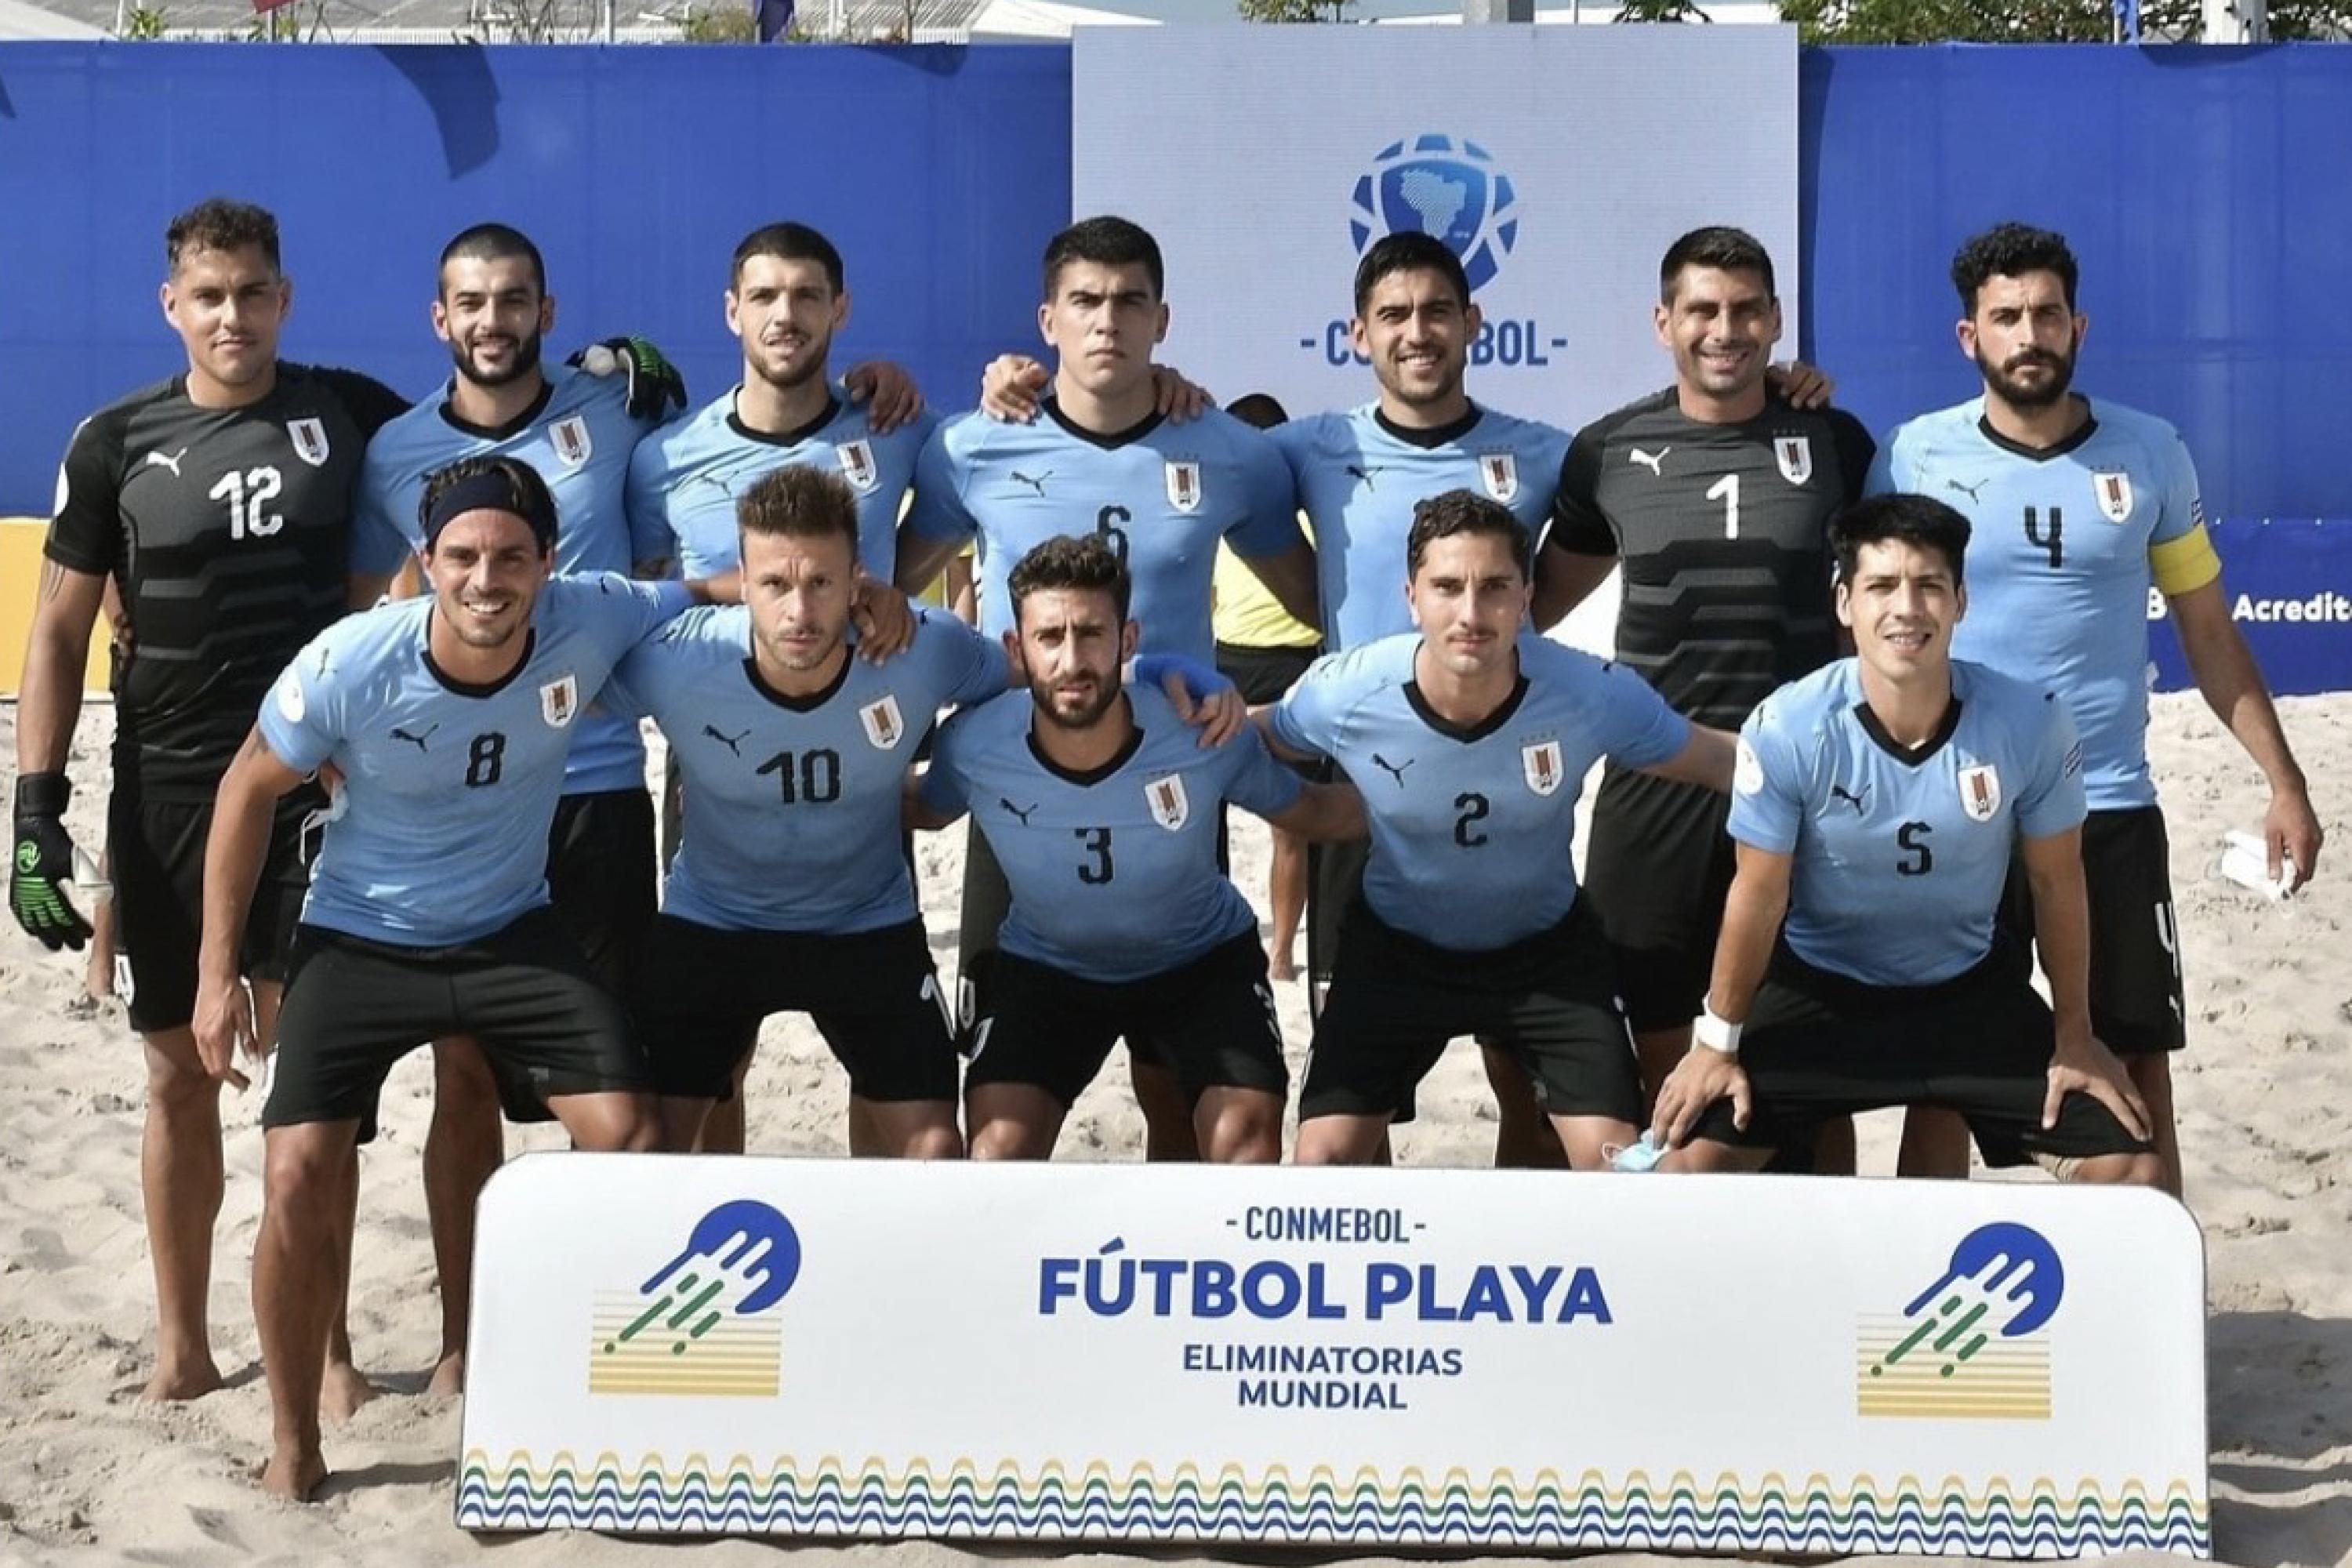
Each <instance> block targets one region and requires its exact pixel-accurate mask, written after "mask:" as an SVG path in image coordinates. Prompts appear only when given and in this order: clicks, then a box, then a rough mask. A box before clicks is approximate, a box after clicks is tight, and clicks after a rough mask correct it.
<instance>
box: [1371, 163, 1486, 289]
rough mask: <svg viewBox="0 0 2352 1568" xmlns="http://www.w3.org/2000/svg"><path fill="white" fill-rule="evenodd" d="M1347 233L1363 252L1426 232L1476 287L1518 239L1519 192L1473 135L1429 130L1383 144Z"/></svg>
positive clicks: (1483, 281)
mask: <svg viewBox="0 0 2352 1568" xmlns="http://www.w3.org/2000/svg"><path fill="white" fill-rule="evenodd" d="M1348 232H1349V237H1351V238H1352V239H1353V240H1354V241H1355V245H1356V254H1357V255H1359V256H1361V255H1362V254H1363V253H1364V249H1365V247H1367V246H1369V245H1370V244H1371V243H1372V241H1373V240H1375V239H1378V238H1381V237H1384V236H1387V235H1391V234H1403V233H1420V234H1426V235H1432V236H1433V237H1436V238H1438V239H1442V240H1444V242H1445V245H1446V248H1448V249H1449V250H1451V251H1453V252H1454V255H1455V256H1457V257H1459V258H1461V259H1462V269H1463V271H1465V273H1467V274H1468V275H1469V279H1470V289H1471V292H1472V293H1474V294H1475V293H1476V292H1477V291H1478V290H1479V289H1484V288H1485V287H1486V285H1487V284H1488V283H1489V282H1491V281H1493V279H1494V277H1495V275H1496V273H1497V272H1499V271H1501V270H1502V266H1503V258H1505V257H1507V256H1508V255H1510V253H1511V247H1513V246H1515V245H1517V243H1518V238H1519V218H1518V210H1517V195H1515V193H1514V192H1513V191H1512V189H1511V181H1510V177H1509V176H1508V175H1507V174H1504V173H1503V172H1502V171H1501V170H1499V169H1497V168H1496V166H1495V159H1494V155H1493V154H1492V153H1488V152H1487V151H1486V149H1485V148H1483V147H1481V146H1479V145H1478V144H1477V143H1476V142H1469V141H1463V140H1457V139H1456V138H1454V137H1451V136H1440V135H1435V134H1425V135H1421V136H1415V137H1412V138H1410V139H1409V140H1407V141H1403V142H1391V143H1390V144H1389V145H1388V146H1386V147H1383V148H1381V151H1380V153H1378V155H1376V156H1375V157H1374V158H1373V160H1372V167H1371V169H1370V172H1369V173H1368V174H1363V175H1362V176H1360V178H1358V180H1357V181H1356V194H1355V203H1354V210H1353V212H1352V213H1351V214H1350V216H1349V221H1348Z"/></svg>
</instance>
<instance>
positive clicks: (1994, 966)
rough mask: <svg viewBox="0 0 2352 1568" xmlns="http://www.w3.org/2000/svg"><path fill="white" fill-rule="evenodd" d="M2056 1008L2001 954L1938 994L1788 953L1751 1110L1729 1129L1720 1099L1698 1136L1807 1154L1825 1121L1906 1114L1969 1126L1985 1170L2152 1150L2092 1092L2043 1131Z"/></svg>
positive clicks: (1778, 962) (1756, 1061)
mask: <svg viewBox="0 0 2352 1568" xmlns="http://www.w3.org/2000/svg"><path fill="white" fill-rule="evenodd" d="M2052 1046H2053V1036H2052V1033H2051V1019H2050V1009H2049V1007H2048V1006H2047V1005H2045V1004H2044V1003H2043V1002H2042V998H2041V997H2040V996H2038V995H2036V994H2034V990H2033V986H2032V983H2031V977H2030V974H2029V971H2028V966H2027V963H2026V960H2025V955H2024V952H2023V951H2022V950H2021V949H2020V948H2019V947H2017V946H2016V944H2014V943H2012V942H1995V943H1994V946H1993V951H1992V952H1991V953H1990V955H1989V956H1988V957H1986V959H1985V960H1984V961H1983V962H1982V963H1979V964H1978V965H1977V966H1976V967H1975V968H1973V969H1971V970H1969V971H1968V972H1967V973H1963V974H1959V975H1956V976H1955V977H1953V978H1952V979H1950V980H1947V981H1943V982H1941V983H1939V984H1934V985H1913V986H1895V985H1870V984H1864V983H1863V982H1862V981H1859V980H1854V979H1852V978H1850V977H1848V976H1846V975H1843V974H1833V973H1829V972H1827V971H1825V970H1821V969H1816V968H1814V967H1813V966H1812V965H1811V964H1808V963H1804V962H1803V961H1802V960H1801V959H1799V958H1798V957H1797V956H1796V955H1795V954H1794V953H1792V952H1790V951H1789V950H1788V949H1787V948H1785V947H1783V948H1781V949H1780V951H1779V952H1775V953H1774V954H1773V956H1772V966H1771V968H1770V970H1769V972H1768V973H1766V976H1765V980H1764V984H1763V986H1762V988H1761V989H1760V990H1759V991H1758V993H1757V994H1756V1004H1755V1005H1754V1006H1753V1007H1752V1008H1751V1009H1749V1011H1748V1025H1747V1028H1746V1029H1745V1031H1744V1032H1743V1033H1742V1034H1741V1036H1740V1040H1739V1059H1740V1064H1741V1065H1742V1066H1743V1067H1745V1068H1747V1070H1748V1087H1749V1093H1750V1095H1751V1097H1752V1100H1753V1109H1752V1111H1751V1114H1750V1115H1749V1117H1748V1126H1747V1128H1746V1129H1745V1130H1744V1131H1743V1130H1740V1129H1738V1128H1735V1127H1733V1125H1732V1121H1731V1116H1732V1111H1731V1106H1730V1104H1729V1103H1728V1102H1727V1101H1718V1102H1717V1104H1715V1105H1713V1106H1710V1107H1709V1108H1708V1109H1707V1111H1706V1114H1705V1115H1704V1116H1703V1117H1701V1118H1700V1120H1699V1123H1698V1126H1697V1127H1696V1129H1694V1130H1693V1131H1692V1133H1691V1136H1692V1137H1694V1138H1705V1139H1708V1140H1710V1141H1712V1142H1717V1143H1729V1144H1734V1145H1737V1146H1739V1147H1743V1148H1750V1149H1756V1148H1779V1147H1785V1146H1788V1145H1790V1144H1804V1143H1810V1142H1811V1139H1812V1136H1813V1134H1814V1133H1815V1132H1816V1131H1819V1130H1820V1127H1821V1125H1822V1122H1824V1121H1829V1120H1831V1119H1832V1118H1834V1117H1840V1116H1849V1115H1852V1114H1853V1113H1855V1112H1857V1111H1864V1110H1884V1109H1886V1108H1887V1107H1890V1106H1897V1105H1940V1106H1944V1107H1946V1108H1947V1109H1949V1110H1956V1111H1958V1112H1959V1114H1960V1115H1961V1116H1962V1117H1963V1118H1965V1119H1966V1120H1967V1121H1968V1124H1969V1131H1970V1132H1971V1133H1973V1134H1974V1135H1975V1137H1976V1141H1977V1148H1978V1149H1979V1151H1980V1152H1982V1153H1983V1154H1984V1158H1985V1163H1986V1164H1988V1165H1994V1166H2001V1165H2021V1164H2024V1163H2026V1162H2027V1161H2028V1160H2030V1159H2031V1158H2032V1156H2033V1155H2036V1154H2053V1155H2062V1156H2089V1155H2096V1154H2133V1153H2139V1152H2144V1151H2145V1150H2147V1148H2148V1145H2147V1144H2146V1143H2144V1142H2140V1141H2139V1140H2137V1139H2136V1138H2134V1137H2133V1136H2132V1135H2131V1134H2130V1133H2129V1132H2127V1131H2125V1130H2124V1126H2123V1123H2121V1122H2119V1121H2116V1118H2115V1116H2114V1114H2113V1113H2112V1112H2111V1111H2109V1110H2107V1108H2106V1107H2105V1106H2104V1105H2101V1104H2100V1103H2099V1102H2098V1101H2097V1100H2094V1099H2092V1098H2091V1097H2090V1096H2089V1095H2087V1094H2070V1095H2068V1096H2067V1097H2066V1099H2065V1100H2064V1102H2063V1104H2062V1105H2061V1106H2060V1108H2059V1114H2058V1125H2057V1126H2055V1127H2053V1128H2051V1129H2048V1130H2046V1131H2045V1130H2044V1129H2043V1128H2042V1100H2043V1098H2044V1096H2045V1094H2046V1092H2047V1090H2048V1078H2047V1074H2048V1072H2049V1069H2050V1052H2051V1048H2052Z"/></svg>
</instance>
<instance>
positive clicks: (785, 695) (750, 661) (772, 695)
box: [743, 643, 857, 713]
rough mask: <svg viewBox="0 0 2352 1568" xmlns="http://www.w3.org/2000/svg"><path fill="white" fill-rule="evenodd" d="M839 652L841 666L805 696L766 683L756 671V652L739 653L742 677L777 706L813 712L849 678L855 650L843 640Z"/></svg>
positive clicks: (855, 659) (757, 662)
mask: <svg viewBox="0 0 2352 1568" xmlns="http://www.w3.org/2000/svg"><path fill="white" fill-rule="evenodd" d="M841 656H842V657H841V668H839V669H836V670H835V671H834V672H833V679H831V680H828V681H826V682H825V683H824V686H823V687H821V688H819V689H817V690H814V691H812V692H810V693H809V694H808V695H807V696H805V697H795V696H793V694H792V693H791V692H789V691H779V690H777V689H775V688H774V687H772V686H771V685H769V684H768V679H767V677H765V676H763V675H761V673H760V660H759V657H758V656H757V655H756V654H745V655H744V656H743V678H744V679H747V680H749V681H750V682H751V689H752V690H754V691H756V692H758V693H759V694H760V695H761V696H762V697H764V698H766V699H767V700H769V701H771V702H772V703H774V704H775V705H776V706H777V707H779V708H789V709H791V710H793V712H795V713H814V712H815V711H816V710H818V709H820V708H822V707H824V705H825V704H826V703H828V702H830V701H832V700H833V695H834V693H835V692H836V691H839V690H840V689H842V687H843V686H844V685H845V684H846V683H847V681H848V679H849V667H850V666H851V665H853V664H856V662H857V650H856V648H854V647H850V646H849V645H848V644H847V643H844V644H843V645H842V648H841Z"/></svg>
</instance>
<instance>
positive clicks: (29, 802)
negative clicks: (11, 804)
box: [16, 772, 73, 816]
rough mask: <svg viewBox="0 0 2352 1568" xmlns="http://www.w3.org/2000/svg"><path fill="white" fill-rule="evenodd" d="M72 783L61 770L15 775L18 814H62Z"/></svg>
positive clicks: (71, 794) (71, 795) (71, 793)
mask: <svg viewBox="0 0 2352 1568" xmlns="http://www.w3.org/2000/svg"><path fill="white" fill-rule="evenodd" d="M72 798H73V784H72V783H71V782H70V781H68V779H67V777H66V775H65V774H64V773H62V772H58V773H19V774H18V775H16V815H17V816H64V815H65V814H66V803H67V802H68V801H69V800H71V799H72Z"/></svg>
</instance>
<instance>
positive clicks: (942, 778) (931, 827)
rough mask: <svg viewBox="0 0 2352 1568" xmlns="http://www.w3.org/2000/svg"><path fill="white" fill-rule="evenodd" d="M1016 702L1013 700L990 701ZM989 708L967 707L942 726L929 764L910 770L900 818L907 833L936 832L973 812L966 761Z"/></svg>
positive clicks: (984, 705)
mask: <svg viewBox="0 0 2352 1568" xmlns="http://www.w3.org/2000/svg"><path fill="white" fill-rule="evenodd" d="M995 700H1003V701H1008V702H1009V701H1013V700H1014V699H1013V698H1010V697H1005V698H1002V699H991V701H995ZM988 708H989V703H988V702H982V703H980V704H977V705H975V706H973V707H970V708H966V709H965V710H963V711H961V712H960V713H958V714H957V715H956V716H955V717H953V718H952V719H950V720H949V721H947V722H946V723H944V724H942V725H940V731H939V736H938V738H937V739H936V740H935V741H934V742H932V744H931V760H930V762H929V764H927V765H926V766H924V767H922V768H919V769H918V768H909V769H908V770H907V777H906V784H905V786H904V791H903V794H902V795H901V796H900V800H899V819H900V821H901V822H902V823H903V824H904V825H905V826H906V828H907V830H908V832H936V831H937V830H938V829H940V828H942V827H946V826H950V825H951V824H953V823H954V822H955V821H957V819H959V818H960V817H961V816H963V815H964V813H965V812H967V811H969V810H971V781H970V779H969V778H968V777H967V769H966V762H967V759H968V757H969V755H970V752H971V748H972V746H973V745H974V744H975V742H976V740H977V736H978V733H979V726H980V725H981V723H982V721H983V718H984V716H985V715H986V713H987V711H988Z"/></svg>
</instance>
